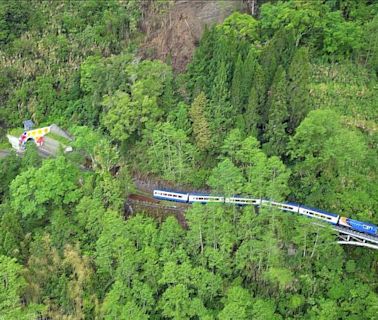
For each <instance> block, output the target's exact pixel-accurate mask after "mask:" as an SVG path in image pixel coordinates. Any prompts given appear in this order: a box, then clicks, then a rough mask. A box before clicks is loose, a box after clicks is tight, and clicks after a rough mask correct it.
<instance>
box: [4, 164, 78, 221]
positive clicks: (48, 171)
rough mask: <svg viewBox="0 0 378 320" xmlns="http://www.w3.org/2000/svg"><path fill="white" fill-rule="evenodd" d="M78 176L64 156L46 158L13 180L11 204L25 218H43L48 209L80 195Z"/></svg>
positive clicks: (73, 200)
mask: <svg viewBox="0 0 378 320" xmlns="http://www.w3.org/2000/svg"><path fill="white" fill-rule="evenodd" d="M78 178H79V174H78V169H77V168H76V167H74V166H73V165H72V164H70V163H68V162H67V160H66V159H65V158H64V157H62V156H61V157H58V158H57V159H52V160H46V161H45V162H44V163H43V165H42V166H41V167H40V168H39V169H35V168H29V169H28V170H26V171H24V172H23V173H21V174H20V175H19V176H17V177H16V179H14V180H13V182H12V184H11V187H10V190H11V199H12V202H11V204H12V207H13V208H14V209H15V210H16V211H17V212H19V213H20V214H21V216H22V217H23V218H25V219H28V218H30V219H41V218H46V217H48V214H49V211H50V210H51V209H52V208H54V207H55V208H65V207H67V206H70V205H72V204H73V203H75V202H76V201H77V200H78V199H79V198H80V189H79V188H78V185H77V183H78Z"/></svg>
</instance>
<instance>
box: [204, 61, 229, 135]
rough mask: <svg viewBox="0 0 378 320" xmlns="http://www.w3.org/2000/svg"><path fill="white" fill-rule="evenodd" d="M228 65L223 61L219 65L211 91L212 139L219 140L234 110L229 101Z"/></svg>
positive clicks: (227, 127)
mask: <svg viewBox="0 0 378 320" xmlns="http://www.w3.org/2000/svg"><path fill="white" fill-rule="evenodd" d="M227 72H228V66H227V65H226V63H225V62H222V63H221V64H220V65H219V69H218V72H217V75H216V77H215V79H214V84H213V88H212V92H211V104H210V109H209V113H208V114H209V119H211V122H210V128H211V130H212V133H213V137H214V140H216V141H220V140H221V139H222V138H223V137H224V135H225V134H226V133H227V132H228V130H229V129H230V128H231V126H232V124H233V121H234V119H235V115H236V112H235V110H234V108H233V107H232V105H231V103H230V92H229V85H228V75H227Z"/></svg>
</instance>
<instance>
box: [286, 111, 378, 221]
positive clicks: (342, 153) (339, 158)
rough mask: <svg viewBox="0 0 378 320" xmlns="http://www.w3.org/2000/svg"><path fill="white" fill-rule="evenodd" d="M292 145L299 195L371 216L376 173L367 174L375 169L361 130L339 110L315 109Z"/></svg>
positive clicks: (328, 206)
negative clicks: (344, 119)
mask: <svg viewBox="0 0 378 320" xmlns="http://www.w3.org/2000/svg"><path fill="white" fill-rule="evenodd" d="M290 149H291V151H290V153H291V157H292V159H294V160H296V162H297V164H296V166H295V167H294V171H293V174H294V175H293V179H295V182H294V184H297V183H298V184H300V186H301V187H300V188H298V189H296V193H297V196H298V197H299V198H302V199H303V201H305V202H307V203H312V204H313V205H315V206H324V207H326V208H329V209H332V208H333V209H334V210H336V211H340V210H345V211H346V212H348V213H349V214H351V213H353V212H356V211H357V212H358V215H359V216H360V219H367V218H368V217H371V215H372V211H371V210H373V208H374V207H375V203H376V201H377V199H376V197H375V196H374V194H373V193H372V189H371V188H373V189H374V187H372V186H373V184H374V183H373V181H371V179H370V177H371V178H373V177H374V176H375V175H374V173H373V172H372V173H371V175H370V174H367V173H368V172H369V171H370V170H372V167H370V165H369V160H368V157H367V155H368V148H367V146H366V144H365V141H364V140H363V137H362V136H361V134H360V133H358V132H356V131H353V130H350V129H347V128H345V127H344V126H343V124H342V122H341V119H340V116H339V115H338V114H337V113H335V112H333V111H331V110H316V111H312V112H311V113H310V114H309V116H308V117H307V118H306V119H305V120H304V121H303V123H302V124H301V125H300V126H299V127H298V129H297V133H296V135H295V136H294V137H293V139H292V141H291V142H290ZM369 176H370V177H369ZM357 212H356V213H357Z"/></svg>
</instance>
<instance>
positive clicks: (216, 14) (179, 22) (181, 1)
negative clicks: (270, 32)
mask: <svg viewBox="0 0 378 320" xmlns="http://www.w3.org/2000/svg"><path fill="white" fill-rule="evenodd" d="M243 9H244V5H243V1H242V0H234V1H227V0H225V1H211V0H207V1H206V0H205V1H202V0H201V1H196V0H176V1H175V2H174V4H173V5H172V7H171V8H170V10H168V12H166V13H164V14H156V13H153V12H150V13H147V15H146V16H145V18H144V21H143V24H142V29H143V31H144V32H145V33H146V35H147V36H146V41H145V43H144V45H142V48H141V55H142V56H143V57H144V58H153V59H160V60H163V61H171V62H172V66H173V68H174V70H175V71H178V72H181V71H184V70H185V67H186V64H187V63H188V61H189V60H190V59H191V57H192V54H193V51H194V48H195V46H196V45H197V44H198V42H199V39H200V38H201V35H202V32H203V30H204V29H205V26H206V25H208V26H209V25H212V24H214V23H220V22H222V21H223V20H224V19H225V18H226V17H227V16H228V15H230V14H231V13H232V12H233V11H237V10H243Z"/></svg>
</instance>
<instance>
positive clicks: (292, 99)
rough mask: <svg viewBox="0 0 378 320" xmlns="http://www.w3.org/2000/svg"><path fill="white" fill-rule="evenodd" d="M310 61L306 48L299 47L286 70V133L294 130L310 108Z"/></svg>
mask: <svg viewBox="0 0 378 320" xmlns="http://www.w3.org/2000/svg"><path fill="white" fill-rule="evenodd" d="M309 82H310V61H309V54H308V49H307V48H299V49H298V50H297V51H296V53H295V54H294V57H293V61H292V62H291V64H290V67H289V71H288V88H287V97H288V111H289V123H288V128H287V130H288V133H289V134H291V133H293V132H294V130H295V128H296V127H298V125H299V124H300V122H301V121H302V120H303V119H304V118H305V117H306V115H307V113H308V112H309V110H310V96H309V94H310V90H309Z"/></svg>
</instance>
